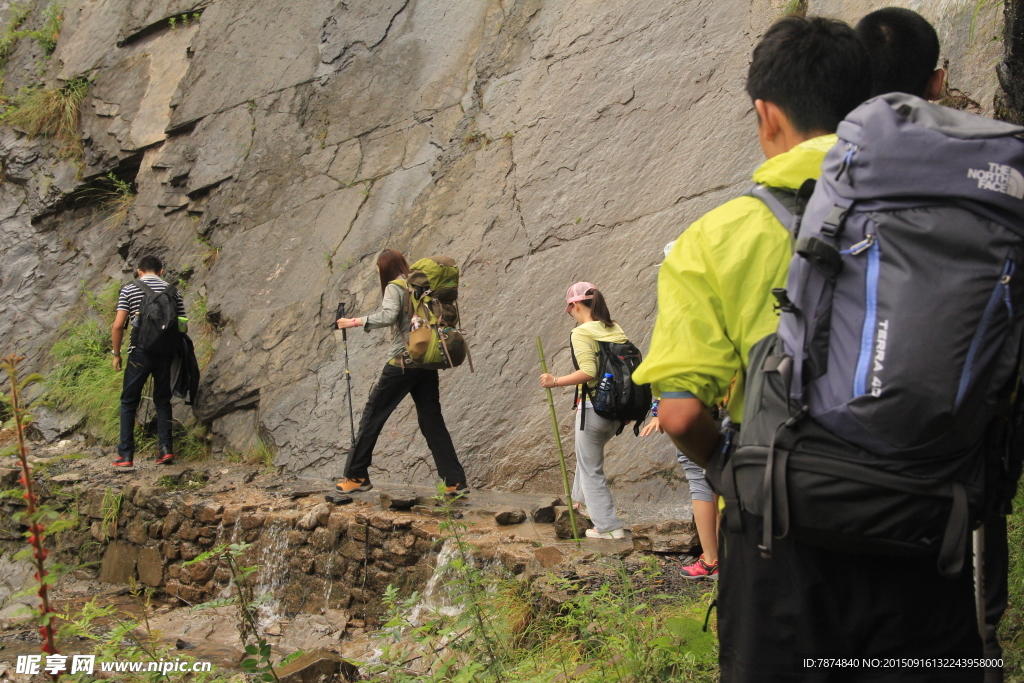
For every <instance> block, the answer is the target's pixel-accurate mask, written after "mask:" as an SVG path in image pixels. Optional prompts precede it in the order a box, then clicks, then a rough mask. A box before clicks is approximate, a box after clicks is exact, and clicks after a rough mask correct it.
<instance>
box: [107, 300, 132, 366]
mask: <svg viewBox="0 0 1024 683" xmlns="http://www.w3.org/2000/svg"><path fill="white" fill-rule="evenodd" d="M126 322H128V311H118V312H117V313H115V314H114V324H113V325H111V326H110V352H111V353H112V354H114V360H113V362H112V365H113V366H114V369H115V370H120V369H121V342H122V341H124V327H125V323H126Z"/></svg>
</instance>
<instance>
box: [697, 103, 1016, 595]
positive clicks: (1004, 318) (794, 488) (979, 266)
mask: <svg viewBox="0 0 1024 683" xmlns="http://www.w3.org/2000/svg"><path fill="white" fill-rule="evenodd" d="M838 135H839V142H838V144H837V145H836V146H835V147H834V148H833V149H832V150H831V151H830V152H829V153H828V155H827V156H826V158H825V162H824V165H823V168H822V176H821V179H820V180H819V181H818V183H817V186H816V187H815V188H814V191H813V194H812V195H811V197H810V200H809V202H808V204H807V208H806V211H805V212H804V214H803V217H802V219H801V218H800V217H799V216H796V217H794V216H788V215H786V212H785V210H784V209H782V210H779V207H778V206H773V205H772V204H771V203H770V201H766V203H768V205H769V207H770V208H772V210H773V212H775V213H776V215H777V216H779V218H780V220H782V222H783V224H784V225H797V226H798V230H799V232H798V234H797V240H796V245H795V252H796V253H795V255H794V257H793V261H792V263H791V265H790V270H789V278H788V280H787V283H786V288H785V289H784V290H775V292H774V294H775V295H776V298H777V299H778V301H779V304H778V308H779V309H780V310H781V320H780V324H779V330H778V333H777V335H770V336H769V337H766V338H765V339H763V340H762V341H760V342H758V344H757V345H755V347H754V348H753V349H752V350H751V352H750V358H749V365H748V367H749V369H748V379H747V385H746V386H747V403H746V409H745V415H744V419H743V424H742V427H741V430H740V434H739V439H738V443H737V444H734V445H732V446H729V445H727V446H726V447H725V448H724V449H723V450H722V452H720V453H717V454H716V455H715V456H714V457H713V459H712V462H711V464H710V466H709V471H708V476H709V478H710V479H711V481H712V482H713V483H714V484H715V485H716V488H717V489H718V490H719V491H720V492H721V493H722V494H723V495H724V497H725V498H726V511H727V512H726V519H727V523H728V524H729V525H730V526H731V527H732V529H733V530H738V529H737V527H738V525H740V524H741V521H740V515H739V514H731V515H730V514H729V513H728V510H729V509H730V506H731V507H732V509H733V510H738V509H739V508H742V509H744V510H747V511H749V512H751V513H753V514H754V515H758V516H760V517H761V518H762V523H763V529H762V542H761V551H762V553H763V554H764V555H766V556H769V555H770V553H771V545H772V537H773V536H775V537H778V538H781V537H783V536H786V535H787V534H789V535H792V536H793V537H795V538H797V539H798V540H801V541H803V542H806V543H810V544H814V545H819V546H823V547H827V548H832V549H836V550H849V551H855V552H864V553H875V554H895V555H922V554H933V555H935V556H936V558H937V563H938V568H939V570H940V571H941V572H942V573H943V574H945V575H955V574H957V573H958V572H959V571H960V570H961V568H962V566H963V561H964V556H965V549H966V546H967V542H968V541H967V539H968V533H969V530H970V529H971V528H972V527H976V526H977V525H979V524H980V523H981V522H982V520H983V518H984V516H985V515H986V514H989V510H991V509H992V508H993V507H995V506H998V505H1004V506H1005V503H1006V500H1005V499H1006V493H1005V491H1007V490H1008V491H1009V496H1010V497H1012V490H1013V488H1014V486H1013V485H1012V483H1011V484H1007V482H1006V479H1007V478H1011V477H1016V475H1017V472H1019V468H1018V467H1016V465H1015V464H1014V463H1013V462H1012V461H1013V460H1016V459H1019V457H1020V454H1019V453H1016V452H1011V451H1010V450H1008V446H1007V444H1010V443H1014V444H1018V446H1019V443H1020V439H1018V438H1014V437H1013V435H1012V434H1009V433H1008V431H1007V430H1009V432H1012V430H1013V423H1015V422H1016V423H1019V421H1020V420H1019V413H1018V412H1017V411H1018V410H1019V404H1018V403H1017V402H1016V393H1017V387H1018V377H1019V366H1020V360H1021V341H1022V328H1024V325H1022V321H1024V296H1022V295H1024V292H1022V288H1024V277H1021V274H1020V273H1018V272H1017V271H1018V269H1019V268H1020V267H1021V265H1022V263H1024V239H1022V235H1024V175H1022V170H1024V141H1022V139H1021V137H1020V136H1021V135H1024V128H1021V127H1017V126H1012V125H1009V124H1006V123H1001V122H997V121H993V120H990V119H986V118H982V117H980V116H975V115H972V114H967V113H965V112H961V111H956V110H953V109H948V108H946V107H941V106H938V105H934V104H930V103H928V102H925V101H924V100H921V99H918V98H916V97H912V96H910V95H901V94H890V95H885V96H882V97H879V98H875V99H872V100H869V101H868V102H866V103H864V104H863V105H861V106H860V107H859V108H857V109H856V110H854V111H853V112H852V113H851V114H850V115H849V116H848V117H847V119H846V120H845V121H844V122H843V123H841V124H840V126H839V130H838ZM769 199H770V198H769ZM728 441H729V439H728V438H727V439H726V442H728ZM1016 450H1019V447H1018V448H1016ZM986 470H987V472H986ZM1014 481H1015V480H1014ZM1000 488H1002V489H1003V490H997V489H1000ZM997 497H998V498H1002V499H1003V500H1001V501H994V500H993V499H994V498H997Z"/></svg>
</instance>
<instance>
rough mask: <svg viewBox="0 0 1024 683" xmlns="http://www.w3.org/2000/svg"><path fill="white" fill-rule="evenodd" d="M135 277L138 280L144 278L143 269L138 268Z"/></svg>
mask: <svg viewBox="0 0 1024 683" xmlns="http://www.w3.org/2000/svg"><path fill="white" fill-rule="evenodd" d="M135 277H136V278H140V277H142V269H141V268H136V269H135Z"/></svg>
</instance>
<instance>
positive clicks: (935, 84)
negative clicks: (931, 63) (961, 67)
mask: <svg viewBox="0 0 1024 683" xmlns="http://www.w3.org/2000/svg"><path fill="white" fill-rule="evenodd" d="M945 84H946V70H945V69H936V70H935V71H933V72H932V75H931V77H930V78H929V79H928V85H926V86H925V89H924V99H926V100H932V101H934V100H937V99H939V98H940V97H942V86H944V85H945Z"/></svg>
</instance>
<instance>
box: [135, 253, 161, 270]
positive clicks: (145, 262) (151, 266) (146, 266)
mask: <svg viewBox="0 0 1024 683" xmlns="http://www.w3.org/2000/svg"><path fill="white" fill-rule="evenodd" d="M137 268H138V269H139V270H141V271H142V272H143V273H159V272H160V271H161V270H163V269H164V264H163V263H162V262H161V261H160V259H159V258H158V257H156V256H153V254H149V255H148V256H143V257H142V258H140V259H139V265H138V266H137Z"/></svg>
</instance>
